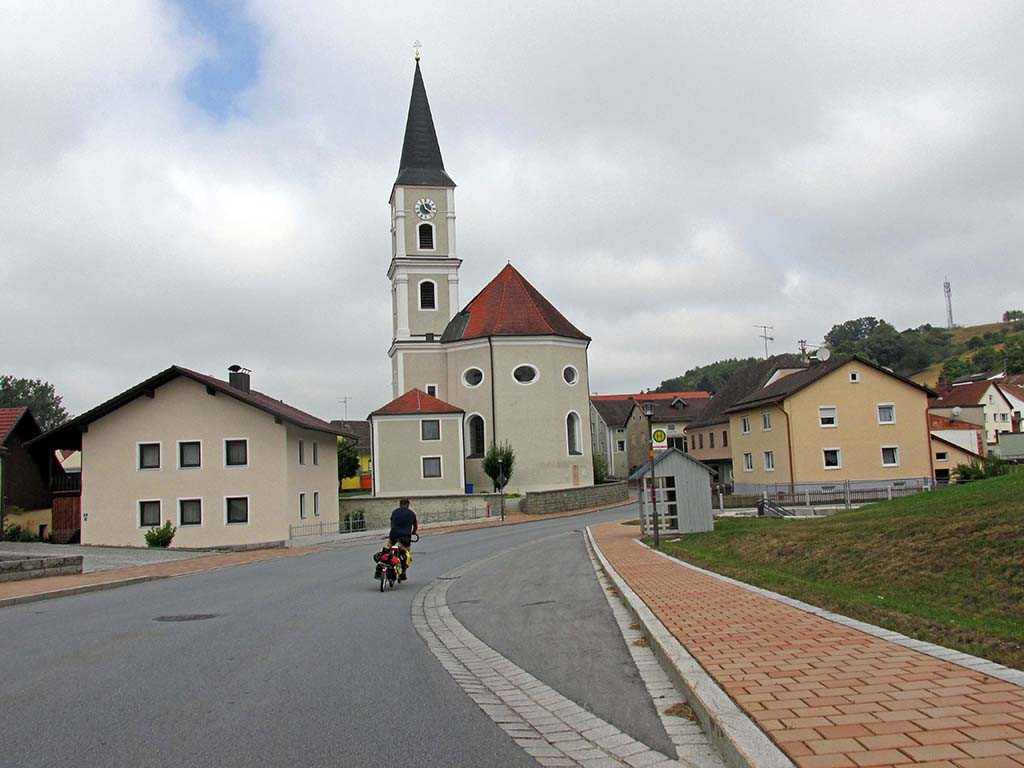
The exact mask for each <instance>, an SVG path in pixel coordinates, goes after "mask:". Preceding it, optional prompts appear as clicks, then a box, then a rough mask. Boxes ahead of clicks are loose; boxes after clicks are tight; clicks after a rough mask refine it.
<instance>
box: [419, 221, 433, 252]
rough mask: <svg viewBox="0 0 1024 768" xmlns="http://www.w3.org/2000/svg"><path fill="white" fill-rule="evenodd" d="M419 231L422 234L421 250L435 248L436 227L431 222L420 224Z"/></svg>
mask: <svg viewBox="0 0 1024 768" xmlns="http://www.w3.org/2000/svg"><path fill="white" fill-rule="evenodd" d="M418 231H419V236H420V250H421V251H432V250H434V228H433V227H432V226H430V225H429V224H420V226H419V230H418Z"/></svg>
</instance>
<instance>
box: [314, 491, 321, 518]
mask: <svg viewBox="0 0 1024 768" xmlns="http://www.w3.org/2000/svg"><path fill="white" fill-rule="evenodd" d="M313 517H320V491H313Z"/></svg>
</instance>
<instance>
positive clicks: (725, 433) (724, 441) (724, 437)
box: [722, 429, 729, 448]
mask: <svg viewBox="0 0 1024 768" xmlns="http://www.w3.org/2000/svg"><path fill="white" fill-rule="evenodd" d="M722 447H723V448H728V447H729V430H727V429H723V430H722Z"/></svg>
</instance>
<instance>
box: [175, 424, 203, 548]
mask: <svg viewBox="0 0 1024 768" xmlns="http://www.w3.org/2000/svg"><path fill="white" fill-rule="evenodd" d="M185 442H186V443H187V442H189V441H188V440H186V441H185ZM183 501H198V502H199V522H198V523H185V522H182V520H181V502H183ZM205 506H206V505H205V504H204V503H203V497H202V496H181V497H179V498H178V527H179V528H202V527H203V521H204V520H205V519H206V510H204V509H203V507H205Z"/></svg>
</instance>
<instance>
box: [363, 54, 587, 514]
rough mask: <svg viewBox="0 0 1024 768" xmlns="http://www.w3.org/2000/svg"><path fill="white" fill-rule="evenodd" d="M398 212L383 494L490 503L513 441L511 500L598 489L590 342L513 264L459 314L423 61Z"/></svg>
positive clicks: (378, 484)
mask: <svg viewBox="0 0 1024 768" xmlns="http://www.w3.org/2000/svg"><path fill="white" fill-rule="evenodd" d="M390 205H391V265H390V267H389V269H388V279H389V280H390V281H391V306H392V318H391V322H392V341H391V347H390V349H389V350H388V355H389V356H390V358H391V388H392V397H393V398H394V399H393V400H392V401H391V402H389V403H388V404H386V405H384V406H382V407H381V408H378V409H377V410H375V411H374V412H373V413H371V414H370V423H371V437H372V450H373V476H374V478H373V479H374V493H375V495H378V496H426V495H449V494H462V493H470V492H477V493H480V492H490V491H492V490H493V484H492V482H491V480H490V479H489V478H488V477H487V475H486V474H485V473H484V471H483V467H482V464H483V458H484V455H485V454H486V452H487V449H488V448H489V447H490V446H491V445H504V444H505V443H507V444H508V445H510V446H511V447H512V449H513V450H514V451H515V464H514V467H513V471H512V474H511V478H510V481H509V483H508V485H507V487H506V490H507V491H510V492H520V493H521V492H526V491H540V490H550V489H556V488H571V487H574V486H589V485H593V482H594V477H593V464H592V457H591V455H590V454H591V442H590V419H589V417H588V414H589V390H590V387H589V374H588V369H587V348H588V346H589V345H590V337H589V336H587V335H586V334H585V333H583V332H582V331H581V330H579V329H578V328H577V327H576V326H575V325H573V324H572V323H571V322H570V321H569V320H567V319H566V318H565V316H564V315H562V313H561V312H559V311H558V310H557V309H556V308H555V307H554V305H553V304H551V302H550V301H548V300H547V299H546V298H545V297H544V296H543V295H542V294H541V292H540V291H538V290H537V289H536V288H535V287H534V286H533V285H531V284H530V283H529V282H528V281H527V280H526V278H525V277H523V275H522V274H520V273H519V271H518V270H516V268H515V267H513V266H512V265H511V263H509V264H507V265H505V266H503V267H502V268H501V269H500V271H499V272H498V274H497V275H496V276H495V277H494V279H493V280H491V281H490V282H489V283H488V284H487V285H486V286H484V288H483V289H482V290H481V291H480V292H479V293H477V294H476V296H474V297H473V298H472V299H471V300H470V301H469V302H468V303H467V304H466V305H465V306H463V305H462V304H461V302H460V299H459V267H460V266H461V265H462V260H461V259H460V258H459V257H458V255H457V250H456V236H455V221H456V217H455V182H454V181H452V179H451V177H450V176H449V175H448V173H447V172H446V171H445V168H444V162H443V161H442V159H441V148H440V146H439V144H438V141H437V134H436V132H435V130H434V121H433V117H432V116H431V113H430V104H429V103H428V102H427V92H426V88H425V87H424V85H423V75H422V74H421V72H420V64H419V56H418V55H417V57H416V71H415V74H414V76H413V85H412V97H411V100H410V103H409V115H408V118H407V120H406V125H405V138H404V142H403V146H402V157H401V162H400V163H399V170H398V177H397V178H396V179H395V183H394V186H393V189H392V192H391V200H390Z"/></svg>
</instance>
